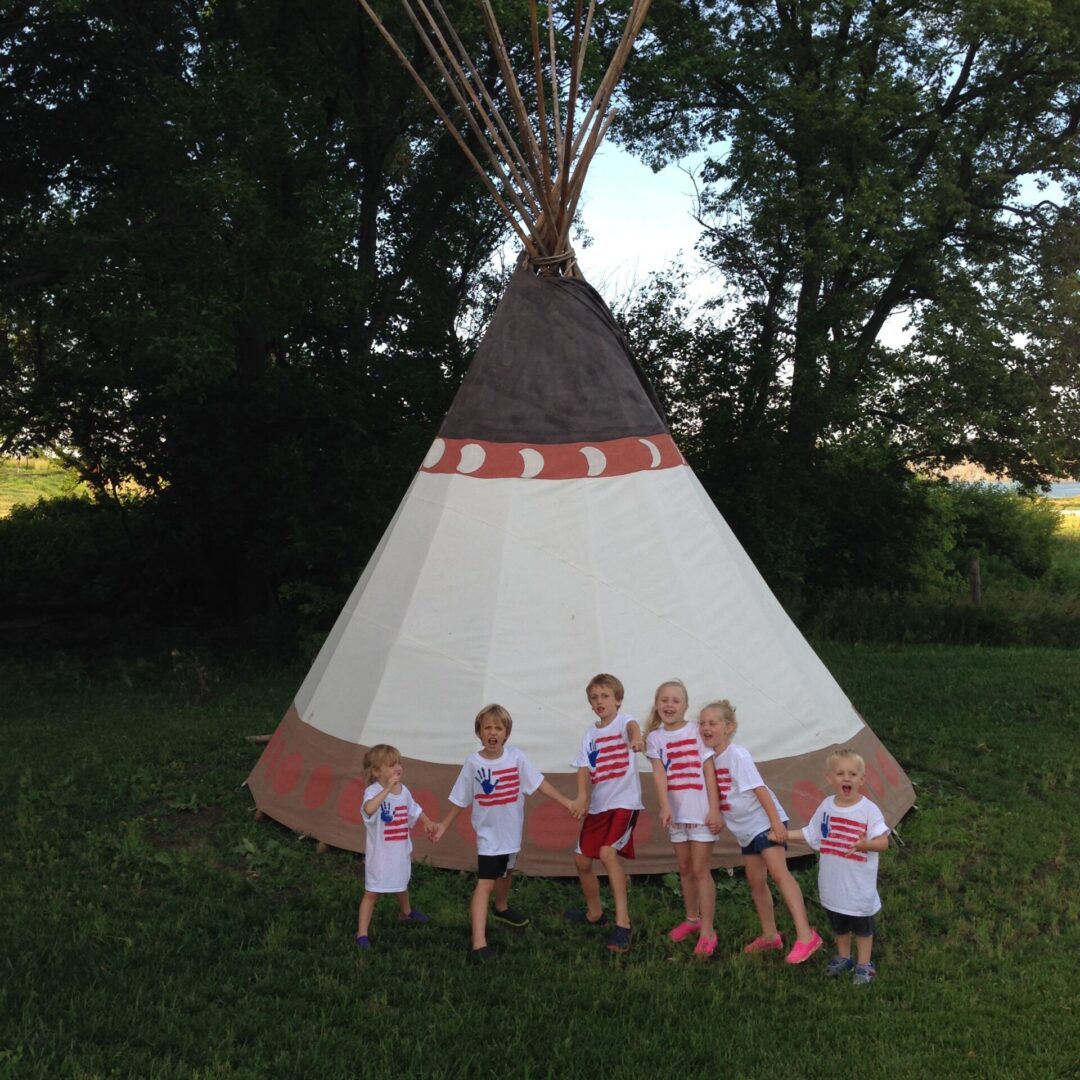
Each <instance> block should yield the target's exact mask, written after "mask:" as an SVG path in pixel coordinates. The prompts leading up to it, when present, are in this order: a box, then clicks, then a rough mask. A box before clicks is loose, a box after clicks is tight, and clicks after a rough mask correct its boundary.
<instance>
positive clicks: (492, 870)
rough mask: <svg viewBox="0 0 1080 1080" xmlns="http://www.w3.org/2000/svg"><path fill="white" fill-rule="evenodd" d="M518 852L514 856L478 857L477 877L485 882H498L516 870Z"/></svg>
mask: <svg viewBox="0 0 1080 1080" xmlns="http://www.w3.org/2000/svg"><path fill="white" fill-rule="evenodd" d="M516 859H517V852H516V851H515V852H514V853H513V854H512V855H477V856H476V863H477V876H478V877H480V878H481V879H482V880H484V881H498V879H499V878H501V877H506V875H507V874H509V873H510V871H511V870H513V869H514V861H515V860H516Z"/></svg>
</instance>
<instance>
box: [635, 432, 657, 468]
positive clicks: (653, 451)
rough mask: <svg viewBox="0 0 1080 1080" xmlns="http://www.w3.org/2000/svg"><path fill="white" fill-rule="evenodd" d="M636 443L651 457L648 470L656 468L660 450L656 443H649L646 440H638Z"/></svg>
mask: <svg viewBox="0 0 1080 1080" xmlns="http://www.w3.org/2000/svg"><path fill="white" fill-rule="evenodd" d="M638 442H640V443H641V445H642V446H644V447H645V449H646V450H648V451H649V453H650V454H651V455H652V461H651V462H650V464H649V468H650V469H655V468H656V466H657V465H659V464H660V448H659V447H658V446H657V445H656V443H654V442H650V441H649V440H648V439H638Z"/></svg>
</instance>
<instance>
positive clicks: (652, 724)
mask: <svg viewBox="0 0 1080 1080" xmlns="http://www.w3.org/2000/svg"><path fill="white" fill-rule="evenodd" d="M667 686H677V687H678V688H679V689H680V690H681V691H682V696H683V701H685V702H686V704H687V706H689V705H690V695H689V694H688V693H687V692H686V683H684V682H683V681H682V679H667V680H666V681H664V682H662V683H661V684H660V685H659V686H658V687H657V688H656V693H655V694H653V703H652V708H651V709H650V710H649V719H648V721H647V722H646V724H645V735H646V736H649V735H651V734H652V733H653V732H654V731H655V730H656V729H657V728H658V727H659V726H660V724H661V722H662V721H661V720H660V710H659V709H658V708H657V707H656V703H657V701H659V700H660V691H661V690H663V689H664V688H665V687H667Z"/></svg>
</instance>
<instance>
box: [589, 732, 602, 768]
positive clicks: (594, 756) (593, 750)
mask: <svg viewBox="0 0 1080 1080" xmlns="http://www.w3.org/2000/svg"><path fill="white" fill-rule="evenodd" d="M599 758H600V747H599V746H597V745H596V743H594V742H593V741H592V739H590V740H589V768H590V769H595V768H596V762H597V761H598V760H599Z"/></svg>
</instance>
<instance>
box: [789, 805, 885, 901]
mask: <svg viewBox="0 0 1080 1080" xmlns="http://www.w3.org/2000/svg"><path fill="white" fill-rule="evenodd" d="M888 831H889V827H888V826H887V825H886V824H885V819H884V817H883V816H882V814H881V811H880V810H879V809H878V807H877V805H876V804H874V803H873V802H871V801H870V800H869V799H868V798H866V796H865V795H864V796H863V797H862V798H861V799H859V801H858V802H857V803H855V804H854V805H853V806H837V805H836V796H834V795H829V796H828V797H827V798H825V799H823V800H822V802H821V805H820V806H819V807H818V808H817V809H816V810H815V811H814V815H813V817H811V819H810V821H809V822H808V823H807V825H806V828H805V829H803V837H804V838H805V839H806V842H807V843H808V844H809V845H810V847H812V848H814V849H815V850H816V851H820V852H821V861H820V862H819V863H818V892H819V893H820V894H821V903H822V904H823V905H824V906H825V907H826V908H828V909H829V910H830V911H836V912H839V913H840V914H842V915H876V914H877V913H878V912H879V911H880V910H881V898H880V897H879V896H878V891H877V870H878V853H877V852H876V851H851V847H852V845H853V844H855V842H856V841H857V840H859V839H860V838H861V837H863V836H866V837H869V838H870V839H873V838H874V837H876V836H883V835H884V834H885V833H887V832H888Z"/></svg>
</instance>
